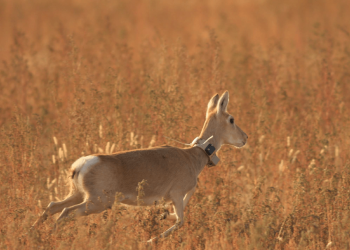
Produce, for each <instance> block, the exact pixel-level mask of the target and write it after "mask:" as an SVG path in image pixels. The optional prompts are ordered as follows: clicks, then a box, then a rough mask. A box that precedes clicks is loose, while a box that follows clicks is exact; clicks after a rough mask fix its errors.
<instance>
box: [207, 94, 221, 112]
mask: <svg viewBox="0 0 350 250" xmlns="http://www.w3.org/2000/svg"><path fill="white" fill-rule="evenodd" d="M218 100H219V95H218V94H216V95H214V96H213V97H212V98H211V99H210V101H209V102H208V108H207V114H206V118H208V116H209V113H210V112H212V111H213V110H214V109H215V108H216V106H217V104H218Z"/></svg>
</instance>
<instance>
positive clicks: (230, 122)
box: [200, 91, 248, 148]
mask: <svg viewBox="0 0 350 250" xmlns="http://www.w3.org/2000/svg"><path fill="white" fill-rule="evenodd" d="M228 101H229V95H228V91H226V92H225V93H223V94H222V96H221V97H219V95H218V94H216V95H214V96H213V97H212V98H211V99H210V101H209V103H208V107H207V114H206V120H205V123H204V126H203V129H202V132H201V135H200V138H203V139H206V138H208V137H210V136H212V135H213V140H214V141H215V144H216V145H217V147H218V148H220V146H221V145H223V144H229V145H234V146H235V147H239V148H240V147H243V146H244V145H245V144H246V142H247V139H248V136H247V134H246V133H244V132H243V130H242V129H240V127H238V126H237V124H236V122H235V119H234V118H233V116H232V115H230V114H229V113H228V112H227V105H228Z"/></svg>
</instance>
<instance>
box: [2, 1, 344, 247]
mask: <svg viewBox="0 0 350 250" xmlns="http://www.w3.org/2000/svg"><path fill="white" fill-rule="evenodd" d="M349 13H350V2H349V1H348V0H333V1H329V0H317V1H316V0H288V1H277V0H231V1H230V0H215V1H213V0H211V1H209V0H208V1H199V0H193V1H192V0H191V1H161V0H138V1H136V0H129V1H125V0H121V1H110V0H103V1H93V0H72V1H67V0H60V1H58V0H52V1H44V0H32V1H25V0H11V1H7V0H0V27H1V34H0V62H1V64H0V127H1V133H0V149H1V152H2V154H0V167H1V172H0V180H1V187H0V189H1V192H0V200H1V202H0V247H1V248H2V249H70V248H72V249H86V248H87V247H88V248H96V249H146V248H147V246H146V245H145V244H144V243H143V241H145V240H147V239H149V238H150V237H151V236H156V235H158V234H160V233H161V232H163V231H164V230H165V229H166V228H167V227H169V226H170V225H171V224H172V222H168V221H159V220H158V219H157V216H158V214H159V212H160V210H161V208H160V207H150V208H127V209H125V208H123V207H121V206H114V207H113V209H112V210H111V211H108V212H107V213H103V214H98V215H91V216H89V217H87V218H79V219H77V220H73V221H71V222H68V223H66V224H65V225H63V226H61V227H60V229H59V230H58V232H57V233H56V234H51V233H50V231H51V230H52V228H53V223H54V219H55V218H50V219H49V220H48V221H47V222H45V223H44V225H43V226H41V227H40V228H38V229H36V230H34V231H33V232H31V233H28V229H29V227H30V225H31V224H32V223H33V222H34V221H35V220H36V218H37V216H38V215H39V214H40V213H41V212H42V211H43V208H45V207H46V206H47V204H48V203H49V202H50V200H56V199H62V198H64V197H65V195H67V193H68V186H67V179H66V177H67V170H68V169H69V166H70V164H71V163H72V162H74V160H76V159H77V158H78V157H80V156H81V155H88V154H92V153H106V152H107V153H108V152H110V151H111V150H112V149H113V151H120V150H128V149H135V148H147V147H149V146H150V145H154V146H156V145H161V144H164V143H168V144H170V145H174V146H180V145H178V144H176V143H174V142H171V141H166V139H165V138H164V137H163V136H164V135H165V136H168V137H172V138H175V139H177V140H181V141H184V142H191V141H192V140H193V139H194V138H195V137H196V136H198V135H199V132H200V129H201V127H202V125H203V122H204V119H205V110H206V105H207V102H208V100H209V98H210V97H211V96H213V95H214V94H215V93H219V94H221V93H222V92H223V91H224V90H229V92H230V103H229V107H228V111H229V112H230V113H231V114H233V115H234V117H235V121H236V122H237V124H238V125H239V126H240V127H241V128H242V129H243V130H244V131H245V132H246V133H247V134H248V136H249V140H248V145H247V146H246V147H244V148H242V149H235V148H233V147H229V146H224V147H223V148H222V150H221V152H220V158H221V163H220V164H219V165H218V166H217V167H215V168H210V169H205V170H204V171H203V172H202V174H201V175H200V178H199V185H198V188H197V191H196V193H195V195H194V196H193V197H192V199H191V201H190V203H189V205H188V206H187V208H186V210H185V225H184V226H183V228H181V229H180V230H178V231H176V232H175V233H173V234H172V235H171V236H170V237H168V238H166V239H162V240H160V241H159V242H158V243H157V245H154V246H153V248H155V249H214V248H215V249H325V248H327V249H349V248H350V245H349V233H350V226H349V224H350V218H349V216H350V213H349V209H350V196H349V195H350V162H349V160H348V159H349V147H350V134H349V129H350V120H349V108H350V98H349V95H350V88H349V81H350V15H349ZM135 188H136V187H135Z"/></svg>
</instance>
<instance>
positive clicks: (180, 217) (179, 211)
mask: <svg viewBox="0 0 350 250" xmlns="http://www.w3.org/2000/svg"><path fill="white" fill-rule="evenodd" d="M173 203H174V208H175V216H176V223H175V225H174V226H172V227H170V228H168V229H167V230H166V231H165V232H164V233H162V234H161V235H160V236H159V237H161V238H164V237H167V236H168V235H169V234H170V233H171V232H172V231H174V230H177V229H178V228H180V227H181V226H182V225H183V224H184V206H183V205H184V201H183V198H182V197H179V198H177V199H174V200H173ZM157 238H158V237H155V238H153V239H150V240H149V241H147V243H152V241H154V240H156V239H157Z"/></svg>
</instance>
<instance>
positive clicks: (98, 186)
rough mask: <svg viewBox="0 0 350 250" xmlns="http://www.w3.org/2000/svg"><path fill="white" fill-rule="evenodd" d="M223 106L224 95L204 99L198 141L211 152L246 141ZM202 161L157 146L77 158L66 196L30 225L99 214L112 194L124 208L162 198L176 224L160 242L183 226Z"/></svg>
mask: <svg viewBox="0 0 350 250" xmlns="http://www.w3.org/2000/svg"><path fill="white" fill-rule="evenodd" d="M228 102H229V94H228V92H227V91H226V92H225V93H224V94H223V95H222V96H221V97H219V95H218V94H216V95H214V96H213V97H212V98H211V99H210V101H209V103H208V107H207V112H206V120H205V123H204V126H203V129H202V132H201V134H200V136H199V137H200V138H201V139H205V140H206V139H208V138H210V137H211V136H212V138H211V139H209V142H210V144H212V145H213V146H214V147H215V152H217V151H218V150H219V149H220V148H221V146H222V145H224V144H230V145H234V146H236V147H243V146H244V145H245V144H246V141H247V139H248V136H247V135H246V134H245V133H244V132H243V131H242V130H241V129H240V128H239V127H238V126H237V125H236V123H235V121H234V118H233V117H232V115H230V114H229V113H227V105H228ZM208 161H209V156H208V155H207V154H206V152H205V151H204V150H202V149H201V148H199V147H196V146H193V145H192V147H190V148H186V149H181V148H177V147H170V146H163V147H155V148H150V149H140V150H131V151H125V152H118V153H115V154H111V155H90V156H85V157H81V158H79V159H78V160H77V161H75V162H74V163H73V164H72V166H71V170H72V175H71V186H72V188H71V192H70V194H69V196H68V197H67V198H66V199H64V200H63V201H59V202H55V201H53V202H51V203H50V204H49V206H48V207H47V208H46V210H45V211H44V213H43V214H42V215H41V216H40V217H39V219H38V220H37V221H36V222H35V224H34V225H33V226H35V225H37V224H39V223H42V222H43V221H44V220H45V219H46V218H47V217H48V216H49V215H53V214H56V213H59V212H61V214H60V216H59V218H58V219H57V223H58V222H60V221H61V220H62V219H64V218H65V217H67V216H68V215H69V214H71V213H74V215H75V216H86V215H89V214H93V213H100V212H102V211H104V210H106V209H108V208H110V207H111V206H112V205H113V203H114V199H115V194H116V193H117V192H118V193H122V194H123V195H122V197H121V198H120V199H119V200H118V201H120V202H121V203H124V204H128V205H145V206H149V205H153V204H154V202H157V201H160V200H162V199H164V200H165V202H172V203H173V206H174V211H175V212H174V213H173V214H170V215H168V216H165V217H166V218H168V219H176V224H175V225H173V226H172V227H170V228H169V229H168V230H166V231H165V232H163V233H162V234H161V235H160V236H161V237H166V236H167V235H169V233H171V232H172V231H173V230H175V229H177V228H178V227H180V226H182V225H183V222H184V208H185V206H186V205H187V203H188V201H189V199H190V198H191V196H192V195H193V193H194V192H195V188H196V184H197V177H198V175H199V174H200V173H201V171H202V170H203V169H204V167H205V166H206V165H207V164H208ZM143 180H146V184H145V185H144V186H143V188H144V196H143V197H142V203H141V204H138V201H137V191H136V187H137V185H138V183H139V182H141V181H143ZM151 241H152V239H151V240H149V242H151Z"/></svg>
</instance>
